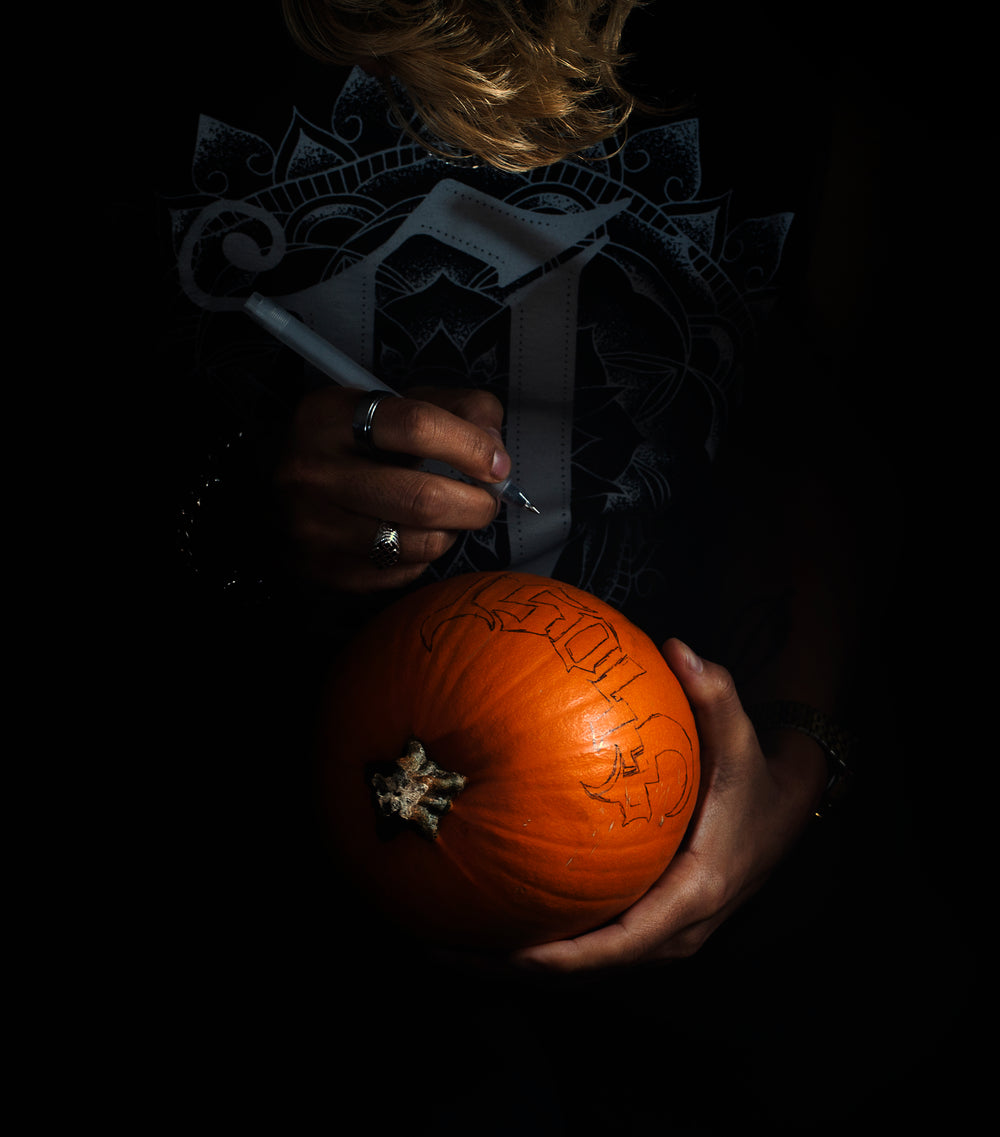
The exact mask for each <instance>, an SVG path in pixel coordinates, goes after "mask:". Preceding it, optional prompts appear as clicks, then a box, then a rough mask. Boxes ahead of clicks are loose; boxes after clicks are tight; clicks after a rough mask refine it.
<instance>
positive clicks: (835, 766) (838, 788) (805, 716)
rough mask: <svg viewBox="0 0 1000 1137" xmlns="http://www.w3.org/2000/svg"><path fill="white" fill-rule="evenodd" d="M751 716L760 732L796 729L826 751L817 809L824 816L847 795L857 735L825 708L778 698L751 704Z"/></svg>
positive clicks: (819, 814)
mask: <svg viewBox="0 0 1000 1137" xmlns="http://www.w3.org/2000/svg"><path fill="white" fill-rule="evenodd" d="M749 714H750V720H751V721H752V722H753V725H754V728H755V729H756V731H757V733H758V735H760V734H763V733H765V732H767V731H770V730H797V731H799V732H800V733H801V734H805V735H808V737H809V738H811V739H812V740H813V741H814V742H816V743H817V744H818V745H819V746H820V748H821V749H822V750H823V753H824V754H825V755H826V761H827V768H828V771H829V778H828V780H827V783H826V789H825V790H824V791H823V800H822V802H821V803H820V805H819V808H818V809H817V810H816V816H817V817H823V816H824V815H825V814H826V813H828V812H829V811H830V810H831V809H832V808H833V807H834V806H836V805H838V804H839V803H840V802H841V801H842V800H843V799H844V797H845V795H846V793H847V791H848V788H849V786H850V782H851V779H852V777H853V770H852V768H851V765H850V758H851V755H852V754H853V752H854V750H855V748H856V746H857V739H856V738H855V737H854V735H852V734H851V733H850V732H849V731H847V730H845V729H844V727H842V726H841V725H840V724H838V723H836V722H834V721H833V719H831V718H830V717H829V716H828V715H825V714H824V713H823V712H822V711H818V710H816V708H815V707H809V706H807V705H806V704H805V703H796V702H792V701H790V700H777V701H775V702H771V703H760V704H758V705H757V706H755V707H753V708H751V710H750V712H749Z"/></svg>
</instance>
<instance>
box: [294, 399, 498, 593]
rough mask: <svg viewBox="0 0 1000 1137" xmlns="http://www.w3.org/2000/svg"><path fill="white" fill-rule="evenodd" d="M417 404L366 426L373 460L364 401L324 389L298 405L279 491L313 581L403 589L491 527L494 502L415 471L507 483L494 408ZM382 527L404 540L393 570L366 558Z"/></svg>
mask: <svg viewBox="0 0 1000 1137" xmlns="http://www.w3.org/2000/svg"><path fill="white" fill-rule="evenodd" d="M422 394H423V395H424V396H425V397H424V398H422V399H411V398H406V399H397V398H391V397H390V398H384V399H382V400H381V401H380V402H378V404H377V406H376V407H375V410H374V414H373V415H372V417H371V423H370V425H371V431H370V441H371V443H372V445H373V446H374V447H375V448H376V451H377V453H376V454H375V455H373V454H371V453H369V452H368V451H367V450H366V449H365V448H364V447H363V446H359V445H358V443H357V442H356V440H355V438H354V430H353V427H352V423H353V421H354V417H355V411H356V409H357V408H358V405H359V401H360V400H362V399H363V398H364V397H365V395H364V393H362V392H359V391H355V390H347V389H344V388H332V387H331V388H323V389H321V390H318V391H315V392H313V393H311V394H310V395H308V396H307V397H306V398H305V399H304V400H303V401H302V403H301V404H300V406H299V408H298V411H297V413H296V416H295V420H294V422H293V425H292V432H291V435H290V439H289V445H288V447H287V449H286V452H285V455H284V459H283V461H282V462H281V464H280V466H279V469H278V477H277V488H278V493H279V500H280V501H281V502H282V503H283V507H284V515H285V521H286V525H287V528H288V531H289V536H290V537H291V538H292V541H293V544H294V546H295V548H296V549H297V551H298V557H297V558H296V559H297V561H298V563H299V565H300V569H301V571H303V572H304V573H305V575H307V576H308V577H309V578H310V579H314V580H316V581H318V582H325V583H326V584H328V585H333V586H334V587H338V588H351V589H355V590H359V589H360V590H364V591H371V590H373V589H376V588H393V587H397V586H399V585H401V584H405V583H409V581H410V580H414V579H416V577H417V576H419V575H420V573H421V572H422V571H423V570H424V569H425V568H426V566H427V565H428V564H430V563H432V562H433V561H435V560H437V559H438V558H439V557H441V556H443V555H444V554H445V553H446V552H447V551H448V549H449V548H450V547H451V545H452V544H454V542H455V540H456V537H457V534H458V533H459V532H461V531H463V530H464V531H468V530H476V529H482V528H485V527H486V526H487V525H489V524H490V523H491V522H493V521H494V520H495V518H496V516H497V513H498V511H499V509H500V503H499V501H498V500H497V499H496V498H495V497H494V496H492V495H491V494H489V493H487V492H486V491H485V490H484V489H482V488H481V487H480V486H477V485H470V484H468V483H467V482H465V481H462V480H459V479H458V478H457V477H455V476H453V475H452V476H446V475H444V474H440V473H437V472H432V471H431V470H428V469H424V468H420V463H421V460H422V459H427V460H433V461H434V462H436V463H441V464H442V465H444V466H446V467H451V469H452V470H453V471H458V472H459V473H461V474H465V475H467V476H468V477H470V478H472V479H474V480H476V481H480V482H491V481H499V480H503V478H505V477H506V476H507V475H508V474H509V471H510V458H509V457H508V455H507V453H506V451H505V450H504V448H503V445H502V443H501V441H500V431H499V428H500V424H501V421H502V408H501V406H500V404H499V402H498V401H497V400H496V399H495V398H494V397H493V396H492V395H489V394H487V393H486V392H481V391H460V390H455V391H429V390H428V391H424V392H422ZM432 399H433V400H435V401H434V402H432V401H431V400H432ZM382 520H384V521H386V522H387V523H388V524H390V525H392V526H393V527H394V528H395V529H396V530H397V532H398V534H399V545H400V555H399V558H398V560H397V561H396V563H395V564H394V565H393V566H391V571H390V570H387V569H386V568H384V567H382V566H378V567H377V566H376V565H375V564H373V563H372V561H371V560H370V559H369V552H370V550H371V548H372V542H373V539H374V534H375V530H376V527H377V525H378V523H379V521H382Z"/></svg>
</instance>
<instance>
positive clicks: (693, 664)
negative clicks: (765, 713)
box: [663, 639, 753, 749]
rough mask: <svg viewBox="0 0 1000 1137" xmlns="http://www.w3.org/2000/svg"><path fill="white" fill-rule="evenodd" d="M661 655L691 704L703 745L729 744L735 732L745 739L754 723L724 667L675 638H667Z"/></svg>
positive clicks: (751, 733) (705, 747)
mask: <svg viewBox="0 0 1000 1137" xmlns="http://www.w3.org/2000/svg"><path fill="white" fill-rule="evenodd" d="M663 657H664V659H665V660H666V661H667V665H668V666H669V668H670V670H671V671H673V673H674V675H676V676H677V681H678V682H679V683H680V685H681V687H682V689H683V691H684V694H685V695H686V696H687V698H688V702H689V703H690V704H691V709H692V710H693V711H694V717H695V722H696V724H697V727H698V738H699V741H700V743H701V746H702V748H703V749H708V748H710V747H714V746H720V745H722V744H723V743H726V744H728V745H729V746H731V745H732V743H733V741H734V734H735V735H740V736H743V735H746V736H747V738H748V739H749V737H750V736H752V735H753V726H752V725H751V723H750V720H749V718H747V715H746V712H745V711H744V710H743V704H742V702H741V701H740V697H739V695H738V694H737V691H736V684H735V683H734V682H733V677H732V676H731V675H730V674H729V672H728V671H727V670H726V668H724V667H723V666H721V664H718V663H710V662H709V661H708V660H705V659H702V658H701V656H699V655H697V654H696V653H695V652H694V651H693V650H692V649H691V648H690V647H688V645H687V644H686V643H683V642H682V641H681V640H678V639H670V640H667V642H666V643H665V644H664V645H663Z"/></svg>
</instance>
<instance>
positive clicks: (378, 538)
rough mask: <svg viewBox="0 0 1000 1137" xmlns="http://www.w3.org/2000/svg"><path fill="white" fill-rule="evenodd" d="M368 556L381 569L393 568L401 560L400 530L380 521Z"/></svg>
mask: <svg viewBox="0 0 1000 1137" xmlns="http://www.w3.org/2000/svg"><path fill="white" fill-rule="evenodd" d="M368 555H369V556H370V557H371V559H372V560H373V561H374V562H375V564H376V565H377V566H378V567H379V568H392V566H393V565H394V564H395V563H396V562H397V561H398V560H399V530H398V529H394V528H393V527H392V526H391V525H390V524H389V522H388V521H380V522H379V523H378V529H376V530H375V540H374V541H373V542H372V547H371V549H370V550H369V552H368Z"/></svg>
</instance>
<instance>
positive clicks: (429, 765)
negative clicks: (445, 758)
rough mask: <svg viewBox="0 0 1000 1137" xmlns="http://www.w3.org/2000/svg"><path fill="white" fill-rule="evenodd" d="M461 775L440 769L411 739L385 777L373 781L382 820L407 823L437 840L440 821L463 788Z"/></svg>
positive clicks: (379, 775) (375, 777)
mask: <svg viewBox="0 0 1000 1137" xmlns="http://www.w3.org/2000/svg"><path fill="white" fill-rule="evenodd" d="M465 783H466V779H465V778H464V777H463V776H462V775H461V774H453V773H450V772H449V771H448V770H442V769H441V767H440V766H438V765H437V763H435V762H434V761H433V760H432V759H431V758H429V757H428V756H427V751H426V750H424V747H423V744H422V743H421V742H419V741H418V740H417V739H415V738H412V739H410V742H409V744H408V746H407V748H406V753H405V754H403V756H402V757H401V758H399V759H398V760H397V762H396V767H395V771H394V772H393V773H391V774H389V775H388V776H383V775H382V774H376V775H375V776H374V777H373V778H372V786H373V788H374V790H375V800H376V802H377V804H378V808H379V809H380V810H381V812H382V815H383V816H384V817H396V818H399V819H400V820H401V821H408V822H410V823H411V824H413V825H414V826H416V828H417V829H418V830H419V831H420V832H421V833H422V834H423V835H424V836H425V837H428V838H431V839H432V840H433V838H435V837H437V835H438V826H439V825H440V824H441V818H442V817H443V816H444V814H446V813H447V812H448V810H449V809H451V806H452V802H453V801H454V800H455V798H456V797H458V795H459V794H460V793H461V792H462V790H463V789H464V788H465Z"/></svg>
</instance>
